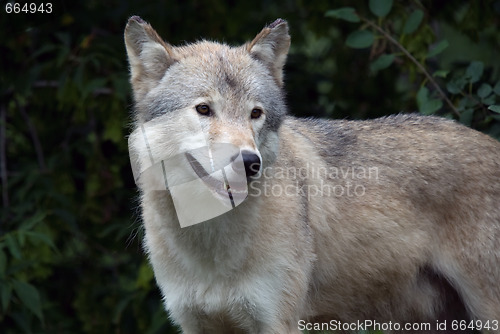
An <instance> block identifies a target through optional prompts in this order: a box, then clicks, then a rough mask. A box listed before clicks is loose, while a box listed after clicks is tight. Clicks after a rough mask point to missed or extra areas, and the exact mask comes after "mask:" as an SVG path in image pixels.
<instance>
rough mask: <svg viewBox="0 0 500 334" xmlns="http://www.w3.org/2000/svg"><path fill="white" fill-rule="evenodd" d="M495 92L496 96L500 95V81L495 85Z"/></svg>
mask: <svg viewBox="0 0 500 334" xmlns="http://www.w3.org/2000/svg"><path fill="white" fill-rule="evenodd" d="M493 92H495V94H497V95H500V81H498V82H497V83H496V84H495V87H493Z"/></svg>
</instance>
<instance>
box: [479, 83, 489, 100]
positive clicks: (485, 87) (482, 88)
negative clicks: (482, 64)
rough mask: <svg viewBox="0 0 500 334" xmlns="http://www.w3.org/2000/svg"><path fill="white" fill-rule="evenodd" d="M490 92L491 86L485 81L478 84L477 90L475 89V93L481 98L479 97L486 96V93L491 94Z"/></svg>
mask: <svg viewBox="0 0 500 334" xmlns="http://www.w3.org/2000/svg"><path fill="white" fill-rule="evenodd" d="M491 92H493V88H492V87H491V86H490V85H488V84H487V83H483V84H482V85H481V86H479V88H478V90H477V95H478V96H479V97H480V98H481V99H484V98H486V97H487V96H488V95H490V94H491Z"/></svg>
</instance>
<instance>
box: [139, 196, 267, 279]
mask: <svg viewBox="0 0 500 334" xmlns="http://www.w3.org/2000/svg"><path fill="white" fill-rule="evenodd" d="M146 197H147V195H146ZM154 197H155V198H154V199H153V198H149V199H148V200H147V202H148V205H145V206H143V210H145V211H144V216H145V217H144V218H145V219H144V222H145V226H146V229H148V230H149V231H148V235H150V236H154V237H150V238H149V239H151V238H155V239H156V238H160V240H157V241H154V242H158V241H159V242H161V243H162V244H163V245H164V246H165V247H166V248H167V251H168V252H169V254H170V255H171V256H172V257H174V258H176V261H180V262H182V265H183V266H184V267H186V268H188V269H190V270H193V271H195V272H197V273H199V274H201V273H203V275H206V274H207V272H221V273H222V272H224V273H225V274H228V273H230V272H234V271H239V270H241V269H242V267H243V266H245V265H246V263H245V259H247V258H248V252H249V251H250V247H249V245H250V244H251V242H252V237H253V235H254V234H255V231H256V229H257V228H258V224H259V223H258V222H259V221H260V219H258V215H259V213H258V212H255V211H254V210H251V208H252V205H254V204H255V201H260V200H261V199H260V198H257V197H250V196H249V198H248V199H247V200H245V201H244V202H243V203H242V204H241V205H239V206H238V207H236V208H235V209H233V210H231V211H229V212H227V213H225V214H223V215H221V216H219V217H216V218H213V219H210V220H207V221H205V222H203V223H200V224H196V225H192V226H188V227H184V228H181V227H180V225H179V221H178V219H177V216H176V213H175V208H174V206H173V202H172V198H171V197H170V195H169V194H167V193H163V195H161V196H160V195H159V194H156V195H155V196H154ZM150 200H154V202H155V206H156V210H157V211H156V212H151V211H150V210H149V209H150V208H151V201H150ZM143 203H144V201H143ZM194 205H195V204H194ZM151 214H153V215H155V219H153V220H151V219H149V216H150V215H151ZM146 216H147V217H146ZM161 239H163V240H161ZM151 241H152V240H146V247H148V243H149V242H151Z"/></svg>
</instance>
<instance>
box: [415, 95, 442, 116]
mask: <svg viewBox="0 0 500 334" xmlns="http://www.w3.org/2000/svg"><path fill="white" fill-rule="evenodd" d="M441 107H443V101H441V100H439V99H432V100H428V101H427V102H425V103H424V104H422V105H421V106H419V110H418V111H419V112H420V113H421V114H423V115H432V114H434V113H435V112H436V111H438V110H439V109H441Z"/></svg>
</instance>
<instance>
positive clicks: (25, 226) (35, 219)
mask: <svg viewBox="0 0 500 334" xmlns="http://www.w3.org/2000/svg"><path fill="white" fill-rule="evenodd" d="M46 216H47V214H46V213H44V212H40V211H39V212H37V213H36V214H34V215H33V216H31V217H30V218H28V219H26V220H25V221H24V222H23V223H22V224H21V226H20V227H19V229H20V230H23V231H28V230H31V229H32V228H33V227H34V226H35V225H36V224H38V223H39V222H41V221H42V220H44V219H45V217H46Z"/></svg>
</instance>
